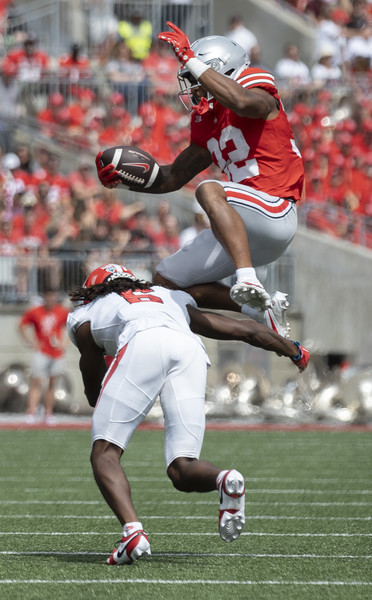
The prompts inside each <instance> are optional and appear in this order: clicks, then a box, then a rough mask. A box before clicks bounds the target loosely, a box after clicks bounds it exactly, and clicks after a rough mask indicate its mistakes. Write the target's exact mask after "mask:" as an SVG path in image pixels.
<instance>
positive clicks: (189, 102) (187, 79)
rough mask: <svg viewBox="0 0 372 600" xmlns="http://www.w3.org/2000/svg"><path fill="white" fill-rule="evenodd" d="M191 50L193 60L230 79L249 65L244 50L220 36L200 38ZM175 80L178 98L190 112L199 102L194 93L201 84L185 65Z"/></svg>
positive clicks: (209, 96) (210, 97)
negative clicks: (195, 59)
mask: <svg viewBox="0 0 372 600" xmlns="http://www.w3.org/2000/svg"><path fill="white" fill-rule="evenodd" d="M191 49H192V50H193V52H194V54H195V58H198V59H199V60H200V61H201V62H202V63H204V64H205V65H209V66H210V67H211V68H212V69H214V70H215V71H218V73H221V74H222V75H226V76H227V77H230V78H231V79H233V78H234V75H235V73H236V72H237V71H238V70H239V69H241V68H242V67H243V66H248V65H249V61H248V59H247V55H246V52H245V50H244V49H243V48H242V47H241V46H239V44H237V43H236V42H234V41H233V40H231V39H229V38H227V37H224V36H221V35H209V36H207V37H204V38H200V39H199V40H196V41H195V42H194V43H193V44H191ZM177 79H178V83H179V86H180V89H181V91H180V92H179V94H178V96H179V98H180V100H181V102H182V104H183V105H184V107H185V108H186V110H187V111H189V112H191V111H192V109H193V107H194V106H197V105H198V104H199V102H200V99H198V98H196V97H195V96H194V93H195V90H196V89H198V88H199V87H200V86H201V84H200V83H198V82H197V81H196V79H195V78H194V77H193V76H192V75H191V73H190V71H189V70H188V68H187V64H186V65H185V66H184V67H182V68H181V69H180V70H179V71H178V74H177ZM206 98H207V100H208V101H210V100H212V99H213V95H212V94H210V92H208V93H207V97H206Z"/></svg>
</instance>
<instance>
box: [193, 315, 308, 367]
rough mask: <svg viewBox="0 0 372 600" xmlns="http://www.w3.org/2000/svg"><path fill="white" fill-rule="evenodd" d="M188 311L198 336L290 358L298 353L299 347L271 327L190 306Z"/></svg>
mask: <svg viewBox="0 0 372 600" xmlns="http://www.w3.org/2000/svg"><path fill="white" fill-rule="evenodd" d="M187 310H188V312H189V315H190V329H191V331H193V332H194V333H196V334H197V335H202V336H204V337H208V338H213V339H217V340H236V341H241V342H245V343H246V344H250V345H251V346H256V347H257V348H263V349H264V350H267V351H270V352H277V353H279V354H282V355H283V356H287V357H289V358H291V357H293V356H296V354H297V353H298V348H297V346H296V345H295V344H294V343H293V342H292V341H291V340H288V339H286V338H283V337H282V336H280V335H278V334H277V333H275V331H273V330H272V329H269V327H266V326H265V325H260V324H259V323H256V322H255V321H253V320H250V319H242V320H238V319H232V318H230V317H226V316H225V315H221V314H219V313H211V312H209V311H205V310H199V309H197V308H194V307H193V306H188V307H187Z"/></svg>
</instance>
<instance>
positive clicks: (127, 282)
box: [69, 277, 154, 303]
mask: <svg viewBox="0 0 372 600" xmlns="http://www.w3.org/2000/svg"><path fill="white" fill-rule="evenodd" d="M153 285H154V284H153V283H151V282H150V281H142V280H140V279H135V280H134V281H133V280H132V279H125V278H124V277H123V278H118V279H113V280H112V281H107V282H106V281H104V282H103V283H96V284H95V285H92V286H91V287H88V288H86V287H83V286H80V287H76V288H75V290H74V291H73V292H69V296H70V298H71V301H72V302H77V303H87V302H92V301H93V300H95V299H96V298H101V297H103V296H107V295H108V294H111V293H112V292H114V293H115V294H119V295H120V294H121V293H122V292H127V291H128V290H132V291H134V290H148V289H149V288H151V287H152V286H153Z"/></svg>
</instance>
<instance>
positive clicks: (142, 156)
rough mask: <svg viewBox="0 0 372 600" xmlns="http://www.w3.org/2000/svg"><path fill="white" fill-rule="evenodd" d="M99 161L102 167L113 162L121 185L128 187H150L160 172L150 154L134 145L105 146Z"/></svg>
mask: <svg viewBox="0 0 372 600" xmlns="http://www.w3.org/2000/svg"><path fill="white" fill-rule="evenodd" d="M100 162H101V165H102V167H105V166H106V165H109V164H113V165H114V167H115V170H116V171H117V172H118V173H119V174H120V178H121V180H122V183H123V185H125V186H126V187H128V188H133V187H137V188H150V187H151V186H152V185H153V184H154V183H155V181H156V179H157V177H158V176H159V173H160V167H159V165H158V163H157V162H156V160H155V159H154V158H153V157H152V156H151V154H149V153H148V152H146V151H145V150H141V148H137V147H136V146H114V147H113V148H106V150H104V151H103V153H102V156H101V159H100Z"/></svg>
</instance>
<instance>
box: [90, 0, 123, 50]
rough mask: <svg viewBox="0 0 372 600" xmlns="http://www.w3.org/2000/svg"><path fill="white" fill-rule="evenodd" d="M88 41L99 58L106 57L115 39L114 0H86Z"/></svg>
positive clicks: (116, 21)
mask: <svg viewBox="0 0 372 600" xmlns="http://www.w3.org/2000/svg"><path fill="white" fill-rule="evenodd" d="M86 5H87V6H86V8H87V16H88V21H87V24H88V39H89V42H90V44H91V46H92V47H93V52H94V54H95V55H96V56H98V57H99V58H102V57H104V56H105V55H106V52H107V49H108V48H110V47H111V45H112V43H113V41H114V40H115V39H116V37H117V28H118V20H117V18H116V17H115V13H114V0H88V2H87V3H86Z"/></svg>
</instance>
